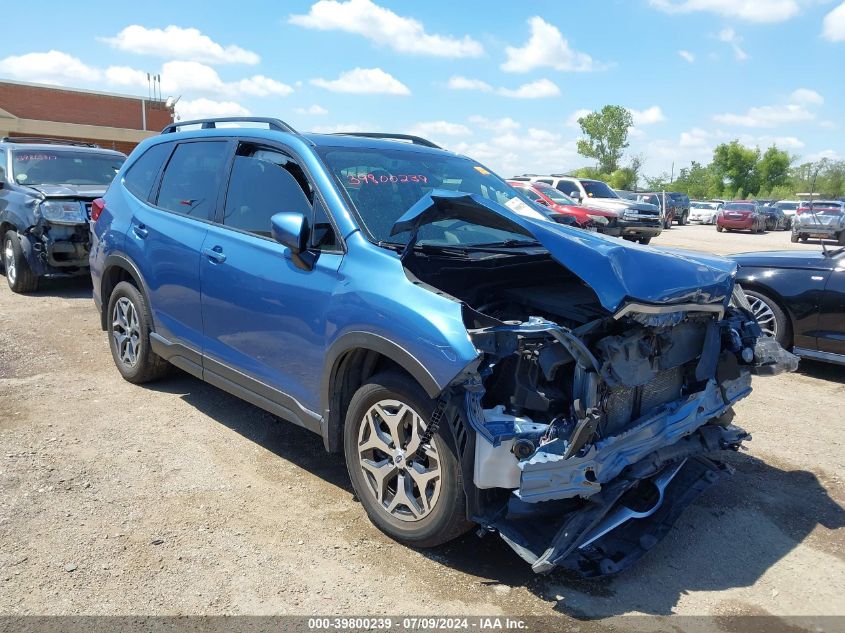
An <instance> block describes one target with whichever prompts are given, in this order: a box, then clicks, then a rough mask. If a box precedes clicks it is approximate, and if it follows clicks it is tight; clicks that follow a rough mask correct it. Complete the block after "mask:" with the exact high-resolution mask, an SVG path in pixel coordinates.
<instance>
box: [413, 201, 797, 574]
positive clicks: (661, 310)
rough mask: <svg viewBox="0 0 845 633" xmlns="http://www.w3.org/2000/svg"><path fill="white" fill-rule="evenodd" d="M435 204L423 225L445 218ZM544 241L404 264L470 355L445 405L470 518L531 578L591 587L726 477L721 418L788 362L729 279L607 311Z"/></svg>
mask: <svg viewBox="0 0 845 633" xmlns="http://www.w3.org/2000/svg"><path fill="white" fill-rule="evenodd" d="M438 205H439V206H440V210H439V215H437V216H436V217H439V218H442V217H444V216H446V217H454V215H453V216H449V214H448V209H449V208H452V207H450V205H449V203H448V202H439V203H438V201H437V200H435V201H434V203H433V206H435V207H437V206H438ZM499 215H502V214H499ZM497 221H501V217H500V218H499V219H498V220H497ZM406 226H407V225H406ZM520 226H523V227H525V225H523V224H520ZM544 231H545V228H544V227H540V228H538V229H537V230H536V231H532V232H531V234H532V235H534V236H535V237H537V238H538V240H539V242H540V245H539V248H537V249H535V250H531V249H528V250H526V251H524V252H521V253H511V254H508V253H505V252H499V253H486V254H478V253H477V254H475V255H473V256H465V257H463V258H460V257H456V256H455V255H453V254H448V253H446V254H437V253H430V252H429V253H425V254H419V255H416V256H414V257H409V258H407V259H406V260H405V266H406V268H407V269H408V271H409V272H410V273H411V274H412V275H413V276H414V277H415V279H416V280H417V281H420V282H422V283H425V284H428V285H430V286H433V287H434V288H436V289H437V290H438V291H439V292H445V293H447V294H449V295H451V296H453V297H454V298H455V299H456V300H459V301H461V303H462V306H463V307H462V309H463V315H464V324H465V326H466V328H467V333H468V336H469V338H470V340H471V341H472V343H473V345H474V346H475V348H476V349H477V350H478V352H479V359H478V361H477V362H476V363H474V364H473V365H472V369H471V370H469V371H468V372H466V373H464V374H462V375H461V376H460V377H459V378H458V379H456V380H455V381H454V382H453V383H452V385H451V386H450V387H449V389H448V390H447V392H446V393H444V396H445V397H446V398H448V400H449V401H450V402H451V403H452V404H453V405H455V410H456V411H457V419H458V422H457V423H456V424H457V426H458V427H460V428H461V429H463V431H462V433H464V434H465V435H466V436H468V437H470V441H467V442H461V441H460V437H459V441H458V445H459V446H464V447H465V448H464V449H463V454H462V455H461V459H462V468H463V470H464V480H465V481H472V482H473V483H474V489H473V490H472V491H470V492H469V495H468V496H469V507H470V514H471V517H470V518H472V520H474V521H475V522H477V523H479V524H480V525H481V526H483V527H484V528H486V529H488V530H491V531H496V532H498V533H499V534H500V536H501V537H502V538H503V539H504V540H505V541H506V542H507V543H508V544H509V545H510V546H511V547H512V548H513V549H514V550H515V551H516V552H517V553H518V554H519V555H520V556H521V557H522V558H524V559H525V560H526V561H528V562H529V563H530V564H531V565H532V567H533V569H534V570H535V571H536V572H539V573H542V572H548V571H550V570H551V569H553V568H554V567H555V566H560V567H564V568H567V569H569V570H572V571H574V572H576V573H578V574H581V575H583V576H588V577H592V576H601V575H605V574H612V573H616V572H618V571H620V570H622V569H624V568H625V567H627V566H628V565H630V564H631V563H633V562H634V561H636V560H637V559H638V558H639V557H640V556H642V555H643V554H644V553H645V552H646V551H647V550H648V549H650V548H651V547H652V546H653V545H654V544H656V543H657V542H658V540H659V539H660V538H661V537H662V536H663V535H665V534H666V532H667V531H668V530H669V528H670V527H671V525H672V523H673V522H674V520H675V519H676V518H677V517H678V515H679V514H680V512H681V511H682V510H683V508H684V507H686V506H687V505H688V504H689V503H690V502H692V501H693V500H694V499H695V498H696V497H697V496H698V495H699V494H700V493H701V492H702V491H703V490H705V489H706V488H707V487H708V486H709V485H710V484H712V483H713V482H714V481H716V480H717V479H718V478H719V476H720V475H721V474H722V473H723V472H725V471H726V470H727V467H726V466H725V465H724V464H722V463H721V462H720V460H719V455H720V453H721V452H722V451H735V450H737V449H738V448H739V447H740V446H741V444H742V442H743V441H746V440H749V439H750V436H749V434H748V433H747V432H745V431H744V430H743V429H741V428H739V427H738V426H734V425H733V424H732V419H733V410H732V406H733V404H734V403H736V402H737V401H739V400H740V399H742V398H744V397H745V396H747V395H748V394H749V393H750V392H751V376H752V374H766V375H773V374H777V373H780V372H783V371H793V370H794V369H796V368H797V363H798V359H797V358H796V357H795V356H793V355H792V354H789V353H788V352H785V351H784V350H783V349H782V348H781V347H780V346H779V345H778V344H777V343H776V342H775V341H774V340H772V339H767V338H763V337H762V333H761V330H760V328H759V326H758V325H757V323H756V321H755V320H754V318H753V316H751V312H750V310H749V309H748V306H747V304H745V299H744V295H743V294H742V292H741V291H740V290H739V288H738V287H735V286H734V283H733V271H732V270H727V271H726V270H722V269H715V270H713V271H712V272H709V270H708V269H707V268H706V266H705V265H703V264H701V263H699V262H696V263H695V265H694V266H693V267H691V269H692V270H695V272H696V274H697V279H696V280H695V283H696V286H697V287H696V288H692V289H691V290H686V291H684V290H683V289H681V291H680V292H681V294H683V293H684V292H685V293H686V297H687V299H688V300H687V301H678V300H675V301H668V300H667V301H661V302H658V301H656V300H655V297H656V295H657V294H658V293H659V288H657V286H655V288H654V292H653V293H651V295H649V296H647V297H646V296H643V297H636V298H634V297H631V296H630V295H627V298H626V299H624V300H621V301H618V302H615V301H614V300H613V298H612V297H610V295H609V294H608V293H607V292H605V294H604V295H602V292H601V288H597V287H596V286H597V285H598V284H599V282H600V281H601V279H600V278H598V277H596V276H595V275H594V276H593V278H592V279H590V281H591V282H592V283H587V280H585V279H584V278H583V277H582V275H579V274H573V268H576V267H577V262H573V263H572V265H570V262H569V261H565V260H566V259H567V257H574V258H576V259H577V258H578V254H577V253H574V254H573V253H569V254H568V255H567V252H566V251H565V250H564V249H562V248H561V247H560V244H555V243H553V240H552V238H550V237H549V235H551V233H549V234H546V233H545V232H544ZM579 239H580V238H579ZM587 239H593V238H587ZM602 239H603V238H602ZM614 248H623V249H633V248H637V247H633V246H623V245H619V246H618V247H614ZM644 252H645V251H644ZM652 253H656V251H651V250H650V249H649V254H652ZM610 257H631V256H630V255H629V254H628V253H617V252H614V253H613V254H612V255H611V256H610ZM666 258H667V259H670V258H671V256H668V255H667V256H666ZM631 261H633V260H631ZM726 272H727V273H728V274H725V273H726ZM615 274H617V275H619V272H618V269H617V272H616V273H615ZM641 274H642V272H641V271H637V270H636V269H632V270H631V271H630V272H629V273H627V277H628V278H630V277H634V276H636V275H641ZM676 281H677V280H676ZM615 283H616V284H617V286H619V287H623V286H624V284H625V283H626V281H625V279H621V280H620V279H617V280H616V281H615ZM706 284H709V286H708V285H706ZM705 286H706V287H707V288H708V291H707V293H702V292H701V288H702V287H705ZM641 287H642V285H641ZM674 288H678V284H677V283H675V284H674ZM672 292H675V293H677V292H678V291H677V290H673V291H672ZM471 306H472V307H471ZM609 306H612V307H609ZM467 429H471V432H470V431H468V430H467ZM458 435H460V433H459V434H458Z"/></svg>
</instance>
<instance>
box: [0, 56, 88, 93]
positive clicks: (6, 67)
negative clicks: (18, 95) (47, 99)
mask: <svg viewBox="0 0 845 633" xmlns="http://www.w3.org/2000/svg"><path fill="white" fill-rule="evenodd" d="M0 75H3V76H6V77H9V78H11V79H21V80H24V81H32V82H35V83H44V84H58V85H65V84H69V83H78V82H86V83H90V82H95V81H98V80H99V79H100V76H101V72H100V70H99V69H97V68H94V67H92V66H88V65H87V64H84V63H82V61H81V60H80V59H79V58H77V57H73V56H72V55H68V54H67V53H63V52H61V51H56V50H51V51H48V52H46V53H27V54H25V55H10V56H9V57H6V58H5V59H0Z"/></svg>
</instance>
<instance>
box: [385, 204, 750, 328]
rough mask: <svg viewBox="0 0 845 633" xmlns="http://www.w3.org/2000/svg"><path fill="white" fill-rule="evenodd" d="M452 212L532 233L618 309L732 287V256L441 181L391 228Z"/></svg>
mask: <svg viewBox="0 0 845 633" xmlns="http://www.w3.org/2000/svg"><path fill="white" fill-rule="evenodd" d="M449 219H454V220H464V221H467V222H472V223H475V224H479V225H482V226H488V227H491V228H498V229H504V230H508V231H511V232H514V233H517V234H520V235H525V236H527V237H533V238H534V239H536V240H537V241H538V242H540V244H541V245H542V246H543V248H545V249H546V250H547V251H548V252H549V254H550V255H551V256H552V257H553V258H554V259H555V260H556V261H557V262H558V263H559V264H561V265H562V266H564V267H565V268H567V269H568V270H569V271H570V272H572V273H573V274H575V275H577V276H578V277H579V278H580V279H581V280H583V281H584V282H585V283H586V284H588V285H589V286H590V288H592V289H593V291H594V292H595V293H596V295H597V296H598V299H599V301H600V302H601V304H602V306H603V307H604V308H605V309H606V310H608V311H610V312H612V313H615V312H616V311H617V310H619V308H621V307H622V306H623V305H624V304H625V303H626V302H628V301H637V302H642V303H649V304H664V305H665V304H674V303H699V304H707V303H724V302H725V301H726V299H727V298H728V297H730V294H731V291H732V290H733V283H734V277H735V276H736V269H737V267H736V264H735V263H734V262H732V261H730V260H727V259H724V258H722V257H715V256H709V255H705V254H701V253H691V252H681V251H670V250H663V249H657V248H651V247H648V246H641V245H635V244H633V243H629V242H626V241H624V240H621V239H617V238H611V237H606V236H603V235H600V234H597V233H591V232H588V231H583V230H580V229H575V228H570V227H567V226H563V225H560V224H557V223H554V222H548V221H544V220H535V219H532V218H528V217H524V216H521V215H519V214H517V213H514V212H513V211H511V210H510V209H509V208H507V207H505V206H503V205H501V204H498V203H496V202H493V201H492V200H488V199H486V198H484V197H482V196H480V195H478V194H467V193H462V192H456V191H446V190H439V189H435V190H433V191H431V192H430V193H429V194H428V195H426V196H425V197H423V198H421V199H420V200H419V201H418V202H417V203H416V204H414V206H412V207H411V208H410V209H408V211H406V212H405V213H404V214H403V215H402V217H400V218H399V219H398V220H397V221H396V223H395V224H394V225H393V229H392V231H391V234H392V235H396V234H398V233H402V232H404V231H414V230H416V229H418V228H419V227H420V226H422V225H424V224H430V223H432V222H438V221H441V220H449Z"/></svg>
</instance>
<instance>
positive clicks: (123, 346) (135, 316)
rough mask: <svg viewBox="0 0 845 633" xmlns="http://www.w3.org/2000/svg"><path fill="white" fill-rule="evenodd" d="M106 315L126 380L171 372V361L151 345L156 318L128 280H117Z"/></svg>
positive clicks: (138, 380)
mask: <svg viewBox="0 0 845 633" xmlns="http://www.w3.org/2000/svg"><path fill="white" fill-rule="evenodd" d="M106 317H107V318H106V322H107V331H108V335H109V348H110V349H111V355H112V359H113V360H114V364H115V365H116V366H117V370H118V371H119V372H120V375H121V376H123V378H124V380H127V381H129V382H131V383H134V384H142V383H145V382H151V381H153V380H157V379H159V378H161V377H162V376H164V375H165V374H166V373H167V372H168V370H169V369H170V365H169V364H168V362H167V361H166V360H164V359H163V358H161V357H160V356H158V355H157V354H156V353H155V352H153V350H152V346H151V345H150V332H152V326H153V318H152V314H151V313H150V308H149V306H148V305H147V300H146V298H145V297H144V295H143V294H142V293H141V291H140V290H138V289H137V288H136V287H135V286H133V285H132V284H130V283H129V282H127V281H121V282H120V283H119V284H117V286H115V288H114V290H113V291H112V293H111V296H110V297H109V307H108V312H107V313H106Z"/></svg>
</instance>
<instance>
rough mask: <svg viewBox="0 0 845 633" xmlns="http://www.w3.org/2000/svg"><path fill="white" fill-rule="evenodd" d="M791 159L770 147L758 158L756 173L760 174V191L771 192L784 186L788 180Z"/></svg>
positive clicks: (775, 148) (782, 152)
mask: <svg viewBox="0 0 845 633" xmlns="http://www.w3.org/2000/svg"><path fill="white" fill-rule="evenodd" d="M791 162H792V159H791V158H790V157H789V154H787V153H786V152H784V151H781V150H779V149H778V148H777V147H775V146H774V145H772V146H771V147H770V148H769V149H767V150H766V152H765V153H764V154H763V156H762V158H760V162H759V164H758V165H757V171H758V172H759V174H760V188H761V191H771V190H772V189H774V188H775V187H779V186H781V185H785V184H786V183H787V181H788V180H789V164H790V163H791Z"/></svg>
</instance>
